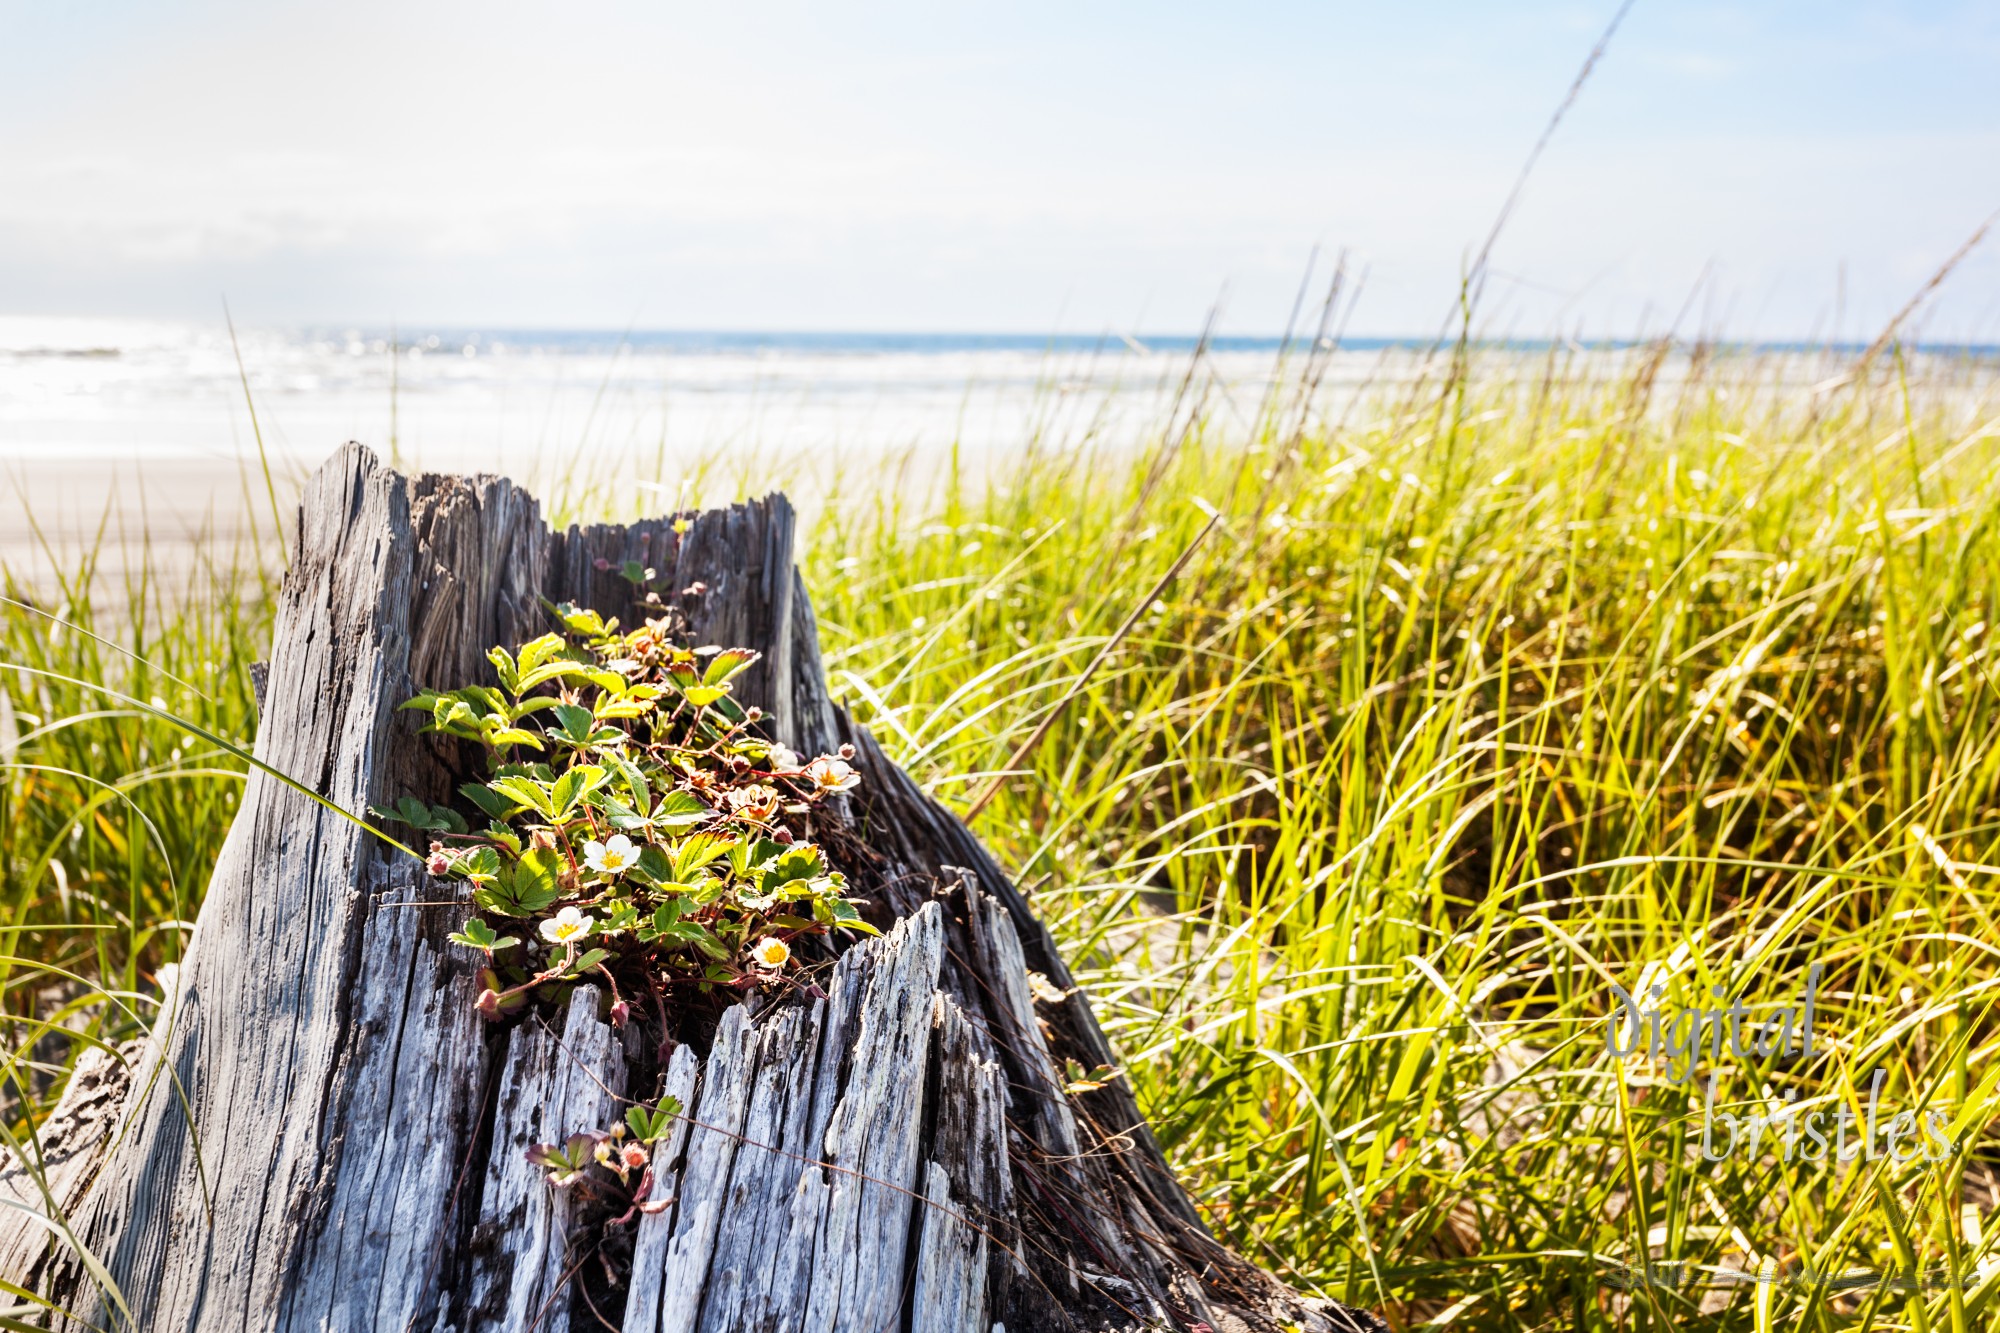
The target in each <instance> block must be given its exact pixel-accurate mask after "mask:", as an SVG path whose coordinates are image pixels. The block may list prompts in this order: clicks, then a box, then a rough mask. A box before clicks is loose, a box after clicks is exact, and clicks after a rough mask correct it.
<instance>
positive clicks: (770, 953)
mask: <svg viewBox="0 0 2000 1333" xmlns="http://www.w3.org/2000/svg"><path fill="white" fill-rule="evenodd" d="M791 958H792V946H791V945H789V944H787V943H785V942H784V941H783V940H781V939H778V938H777V937H776V936H773V935H767V936H765V937H764V938H763V939H761V940H758V941H757V943H756V944H754V945H752V946H751V948H750V961H751V962H753V963H755V964H756V965H757V966H758V967H766V968H770V969H771V970H773V971H776V970H777V969H778V968H781V967H783V966H784V965H785V964H786V963H788V962H790V961H791Z"/></svg>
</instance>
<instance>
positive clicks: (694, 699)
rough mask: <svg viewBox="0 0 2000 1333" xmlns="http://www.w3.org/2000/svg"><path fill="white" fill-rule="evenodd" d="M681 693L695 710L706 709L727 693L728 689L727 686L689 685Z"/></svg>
mask: <svg viewBox="0 0 2000 1333" xmlns="http://www.w3.org/2000/svg"><path fill="white" fill-rule="evenodd" d="M681 693H682V694H683V695H684V696H686V698H687V701H688V702H689V703H691V704H693V705H694V706H695V707H696V708H706V707H708V706H709V705H710V704H712V703H714V702H715V701H716V700H717V699H720V698H721V697H722V696H723V695H725V694H727V693H729V687H728V686H727V685H690V686H688V687H687V688H686V689H684V690H682V691H681Z"/></svg>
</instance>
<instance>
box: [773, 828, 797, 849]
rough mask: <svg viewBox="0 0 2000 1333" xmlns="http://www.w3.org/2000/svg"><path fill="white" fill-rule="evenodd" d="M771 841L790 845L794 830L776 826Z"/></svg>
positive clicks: (780, 844)
mask: <svg viewBox="0 0 2000 1333" xmlns="http://www.w3.org/2000/svg"><path fill="white" fill-rule="evenodd" d="M771 841H772V842H775V843H777V844H778V845H779V846H780V847H789V846H791V845H792V831H791V830H790V829H788V828H782V827H780V828H774V829H772V830H771Z"/></svg>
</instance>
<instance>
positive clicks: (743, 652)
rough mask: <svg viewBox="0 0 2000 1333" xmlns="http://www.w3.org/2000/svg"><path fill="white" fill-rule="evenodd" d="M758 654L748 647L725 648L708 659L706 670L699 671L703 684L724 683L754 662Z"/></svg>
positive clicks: (741, 672)
mask: <svg viewBox="0 0 2000 1333" xmlns="http://www.w3.org/2000/svg"><path fill="white" fill-rule="evenodd" d="M759 656H760V654H758V653H755V652H753V651H751V650H750V649H748V648H725V649H723V650H722V651H721V652H719V653H717V654H716V655H715V656H714V657H711V658H710V659H709V660H708V670H706V671H704V672H702V673H701V683H702V684H703V685H724V684H727V683H728V682H729V681H731V680H734V679H735V678H736V677H737V676H740V675H741V674H743V672H744V671H745V670H746V669H748V668H749V666H750V665H751V664H752V663H754V662H755V661H756V660H757V658H758V657H759Z"/></svg>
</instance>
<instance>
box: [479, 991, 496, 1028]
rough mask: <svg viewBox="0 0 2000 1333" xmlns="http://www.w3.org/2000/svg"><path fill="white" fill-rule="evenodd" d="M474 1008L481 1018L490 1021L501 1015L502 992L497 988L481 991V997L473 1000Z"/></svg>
mask: <svg viewBox="0 0 2000 1333" xmlns="http://www.w3.org/2000/svg"><path fill="white" fill-rule="evenodd" d="M472 1009H473V1012H474V1013H476V1014H478V1015H479V1016H480V1017H481V1018H484V1019H487V1020H489V1021H490V1020H492V1019H496V1018H498V1017H500V992H499V991H495V990H483V991H481V992H479V998H478V999H476V1000H474V1001H473V1002H472Z"/></svg>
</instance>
